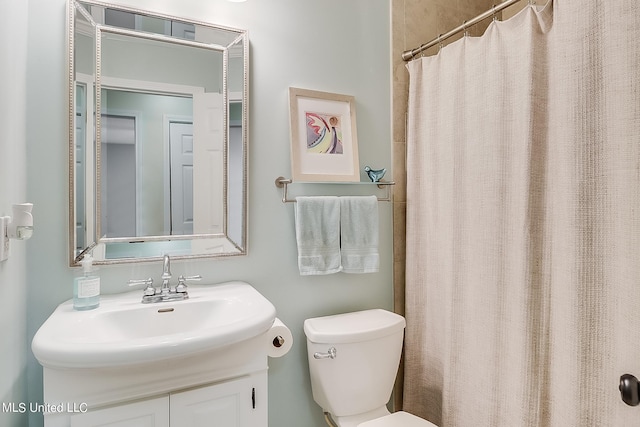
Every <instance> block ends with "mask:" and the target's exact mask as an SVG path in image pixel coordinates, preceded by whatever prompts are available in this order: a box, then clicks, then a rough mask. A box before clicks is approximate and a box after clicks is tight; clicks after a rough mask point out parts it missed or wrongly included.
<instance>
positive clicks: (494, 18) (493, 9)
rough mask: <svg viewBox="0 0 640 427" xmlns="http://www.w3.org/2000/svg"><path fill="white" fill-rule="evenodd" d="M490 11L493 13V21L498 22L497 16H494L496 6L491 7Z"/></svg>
mask: <svg viewBox="0 0 640 427" xmlns="http://www.w3.org/2000/svg"><path fill="white" fill-rule="evenodd" d="M491 10H492V11H493V21H494V22H495V21H497V20H498V15H496V5H495V4H494V5H493V6H491Z"/></svg>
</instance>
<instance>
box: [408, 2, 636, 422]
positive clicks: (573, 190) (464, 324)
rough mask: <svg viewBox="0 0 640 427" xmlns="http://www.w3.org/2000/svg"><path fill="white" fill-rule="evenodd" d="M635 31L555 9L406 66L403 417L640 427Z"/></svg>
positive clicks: (619, 22)
mask: <svg viewBox="0 0 640 427" xmlns="http://www.w3.org/2000/svg"><path fill="white" fill-rule="evenodd" d="M639 30H640V6H639V5H638V3H637V2H636V0H608V1H606V0H602V1H596V0H593V1H582V0H555V1H554V2H550V3H548V4H547V5H546V6H537V7H527V8H526V9H525V10H523V11H522V12H521V13H519V14H518V15H516V16H515V17H513V18H511V19H510V20H508V21H505V22H493V23H492V24H490V26H489V28H488V29H487V31H486V32H485V34H484V35H483V36H482V37H479V38H472V37H465V38H463V39H461V40H458V41H456V42H454V43H452V44H450V45H448V46H446V47H444V48H443V49H442V50H441V51H440V53H439V54H438V55H435V56H432V57H425V58H420V59H416V60H414V61H412V62H410V63H409V64H408V69H409V74H410V89H409V92H410V93H409V113H408V133H407V137H408V141H407V145H408V147H407V153H408V155H407V171H408V172H407V173H408V177H407V230H408V232H407V265H406V269H407V270H406V277H407V279H406V317H407V329H406V341H405V365H404V369H405V376H404V393H403V396H404V397H403V408H404V410H406V411H408V412H411V413H414V414H416V415H419V416H422V417H424V418H426V419H428V420H430V421H432V422H434V423H436V424H437V425H439V426H440V427H471V426H479V427H522V426H535V427H547V426H548V427H570V426H574V427H587V426H594V427H623V426H625V427H626V426H630V427H632V426H636V427H638V426H640V406H639V407H631V406H627V405H625V404H624V403H623V402H622V400H621V399H620V394H619V391H618V384H619V378H620V376H621V375H622V374H624V373H630V374H634V375H636V376H637V377H640V77H639V76H640V42H639V41H640V34H638V32H639Z"/></svg>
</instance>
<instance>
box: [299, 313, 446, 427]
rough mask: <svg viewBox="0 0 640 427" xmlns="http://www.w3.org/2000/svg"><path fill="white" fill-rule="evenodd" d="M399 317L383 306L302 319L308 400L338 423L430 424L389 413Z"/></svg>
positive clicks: (341, 426)
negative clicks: (305, 341) (305, 350)
mask: <svg viewBox="0 0 640 427" xmlns="http://www.w3.org/2000/svg"><path fill="white" fill-rule="evenodd" d="M405 324H406V323H405V320H404V317H402V316H400V315H398V314H395V313H391V312H389V311H386V310H382V309H373V310H364V311H357V312H353V313H344V314H337V315H333V316H324V317H316V318H312V319H307V320H305V321H304V332H305V335H306V336H307V354H308V359H309V374H310V377H311V389H312V392H313V399H314V400H315V402H316V403H317V404H318V405H320V407H321V408H322V409H323V410H324V411H325V414H327V416H328V417H329V418H330V419H331V420H332V423H334V424H335V425H337V426H338V427H435V426H434V425H433V424H431V423H430V422H428V421H426V420H424V419H422V418H418V417H416V416H414V415H411V414H409V413H407V412H396V413H393V414H390V413H389V411H388V410H387V402H388V401H389V398H390V397H391V391H392V390H393V384H394V382H395V379H396V374H397V370H398V364H399V363H400V354H401V351H402V340H403V338H404V327H405Z"/></svg>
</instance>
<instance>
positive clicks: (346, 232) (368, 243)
mask: <svg viewBox="0 0 640 427" xmlns="http://www.w3.org/2000/svg"><path fill="white" fill-rule="evenodd" d="M340 227H341V232H340V233H341V243H340V253H341V257H342V271H344V272H345V273H376V272H377V271H378V270H379V267H380V255H379V254H378V231H379V230H378V198H377V197H376V196H344V197H340Z"/></svg>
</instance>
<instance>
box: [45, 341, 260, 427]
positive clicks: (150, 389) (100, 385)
mask: <svg viewBox="0 0 640 427" xmlns="http://www.w3.org/2000/svg"><path fill="white" fill-rule="evenodd" d="M260 338H261V337H258V338H257V339H256V340H254V341H256V342H254V343H244V345H241V346H237V348H235V349H229V351H224V350H223V351H222V352H220V354H219V355H212V354H209V355H207V356H200V357H196V358H187V359H184V360H181V361H173V362H171V363H166V362H164V363H163V362H151V363H150V364H149V366H139V367H135V368H133V369H131V368H129V369H123V370H114V369H104V370H100V371H99V372H87V371H85V372H73V371H66V372H65V371H58V370H53V369H48V368H45V370H44V378H45V379H44V382H45V388H44V389H45V392H44V396H45V401H46V402H48V404H49V405H51V406H52V407H53V406H54V405H56V406H57V407H61V408H62V409H63V412H61V413H46V414H45V426H46V427H68V426H71V427H93V426H113V427H115V426H129V425H136V426H149V427H169V426H171V427H199V426H210V425H211V420H216V423H219V425H221V426H225V427H267V364H266V352H265V349H264V348H262V351H261V349H260V347H264V345H263V344H262V343H264V340H263V339H260ZM240 353H242V354H243V355H245V357H242V359H243V360H240V358H239V357H238V356H241V354H240ZM260 354H261V355H262V357H260V356H257V355H260ZM251 359H254V360H251ZM158 369H160V370H163V371H165V373H162V374H159V373H158V371H157V370H158ZM60 404H62V406H60ZM216 425H217V424H216Z"/></svg>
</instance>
